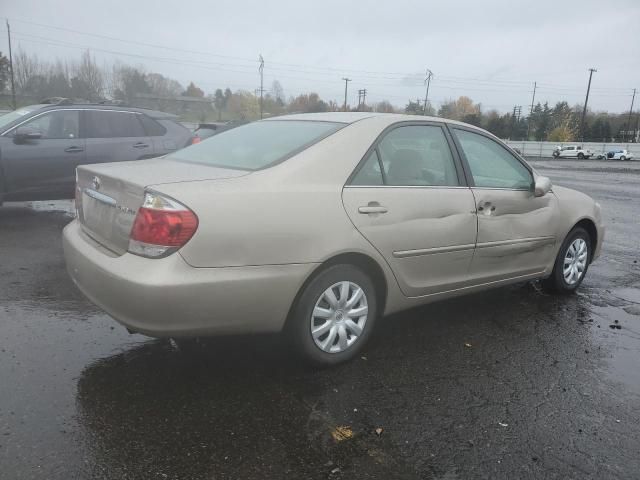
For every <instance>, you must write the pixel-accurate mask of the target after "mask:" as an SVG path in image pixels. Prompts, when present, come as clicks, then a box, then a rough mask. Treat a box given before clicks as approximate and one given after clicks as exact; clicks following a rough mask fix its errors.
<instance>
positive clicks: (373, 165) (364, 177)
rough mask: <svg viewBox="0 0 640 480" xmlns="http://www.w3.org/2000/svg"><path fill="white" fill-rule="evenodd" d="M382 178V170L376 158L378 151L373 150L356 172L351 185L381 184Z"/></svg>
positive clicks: (382, 182)
mask: <svg viewBox="0 0 640 480" xmlns="http://www.w3.org/2000/svg"><path fill="white" fill-rule="evenodd" d="M383 184H384V179H383V178H382V170H381V168H380V160H379V158H378V152H377V151H376V150H373V151H372V152H371V153H370V154H369V158H367V160H366V161H365V162H364V165H362V168H361V169H360V170H359V171H358V173H356V175H355V177H353V180H351V185H370V186H375V185H383Z"/></svg>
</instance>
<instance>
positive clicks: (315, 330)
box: [311, 281, 369, 353]
mask: <svg viewBox="0 0 640 480" xmlns="http://www.w3.org/2000/svg"><path fill="white" fill-rule="evenodd" d="M368 314H369V307H368V306H367V296H366V295H365V294H364V290H362V288H360V287H359V286H358V285H357V284H355V283H353V282H348V281H344V282H338V283H334V284H333V285H331V286H330V287H329V288H327V289H326V290H325V291H324V292H323V293H322V295H320V298H319V299H318V301H317V302H316V305H315V307H314V308H313V313H312V314H311V336H312V337H313V341H314V342H315V344H316V346H317V347H318V348H319V349H320V350H322V351H323V352H327V353H340V352H344V351H345V350H346V349H348V348H349V347H351V345H353V344H354V343H355V342H356V341H357V340H358V338H360V336H361V335H362V332H363V331H364V326H365V324H366V323H367V316H368Z"/></svg>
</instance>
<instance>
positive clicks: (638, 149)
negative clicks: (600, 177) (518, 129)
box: [505, 140, 640, 158]
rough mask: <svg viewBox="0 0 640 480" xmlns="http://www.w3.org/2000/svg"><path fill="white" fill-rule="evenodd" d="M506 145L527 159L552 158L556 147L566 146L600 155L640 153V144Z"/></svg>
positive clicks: (527, 142) (549, 143) (520, 142)
mask: <svg viewBox="0 0 640 480" xmlns="http://www.w3.org/2000/svg"><path fill="white" fill-rule="evenodd" d="M505 143H506V144H507V145H509V146H510V147H511V148H517V149H518V150H519V151H520V153H521V154H522V155H524V156H527V157H551V156H552V153H553V151H554V150H555V148H556V147H563V146H565V145H582V147H583V148H584V149H586V150H591V152H592V153H594V154H596V155H598V154H600V153H603V152H604V153H606V152H610V151H612V150H628V151H629V152H631V154H632V155H633V156H634V157H636V158H637V157H638V156H639V155H638V154H639V153H640V144H639V143H599V142H584V143H580V142H564V143H559V142H531V141H519V142H516V141H513V140H505Z"/></svg>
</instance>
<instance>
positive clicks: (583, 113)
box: [580, 68, 598, 143]
mask: <svg viewBox="0 0 640 480" xmlns="http://www.w3.org/2000/svg"><path fill="white" fill-rule="evenodd" d="M597 71H598V70H596V69H595V68H590V69H589V84H588V85H587V96H586V98H585V99H584V108H583V109H582V118H581V119H580V143H582V142H584V116H585V115H586V114H587V102H588V101H589V90H591V77H592V76H593V72H597Z"/></svg>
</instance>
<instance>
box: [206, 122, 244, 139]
mask: <svg viewBox="0 0 640 480" xmlns="http://www.w3.org/2000/svg"><path fill="white" fill-rule="evenodd" d="M247 123H249V122H248V121H247V120H231V121H228V122H210V123H200V124H198V128H196V130H195V132H194V134H195V135H196V136H197V137H198V138H199V139H200V140H205V139H207V138H209V137H213V136H214V135H217V134H218V133H220V132H224V131H225V130H230V129H232V128H236V127H239V126H240V125H245V124H247Z"/></svg>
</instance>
